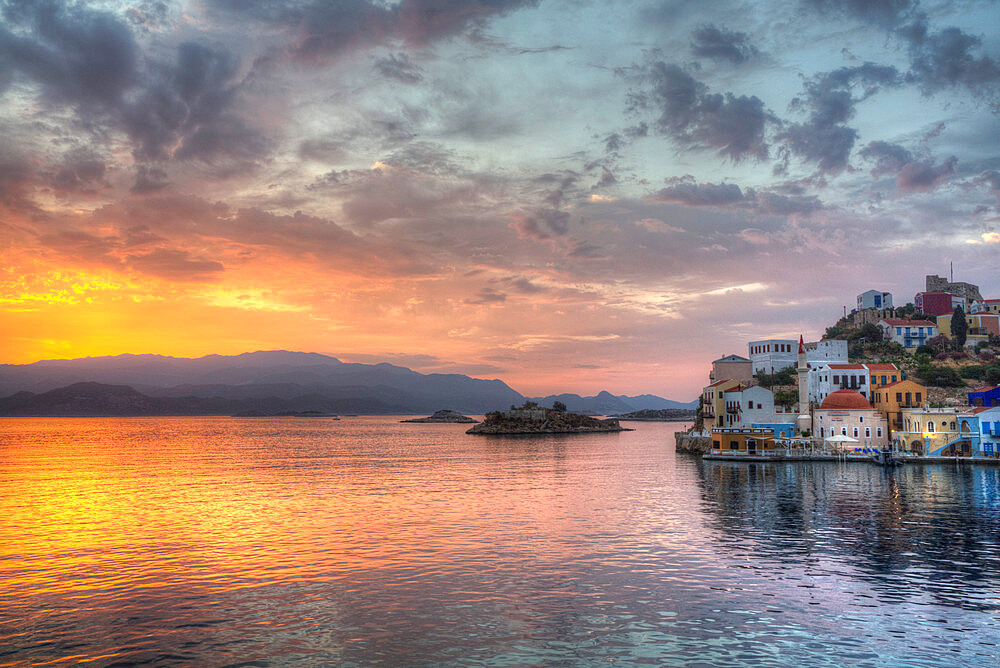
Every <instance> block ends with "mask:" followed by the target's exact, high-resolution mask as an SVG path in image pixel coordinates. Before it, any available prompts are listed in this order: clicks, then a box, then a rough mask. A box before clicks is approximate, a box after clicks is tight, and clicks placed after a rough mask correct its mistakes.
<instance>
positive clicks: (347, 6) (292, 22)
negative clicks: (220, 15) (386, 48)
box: [209, 0, 538, 62]
mask: <svg viewBox="0 0 1000 668" xmlns="http://www.w3.org/2000/svg"><path fill="white" fill-rule="evenodd" d="M537 4H538V0H402V1H401V2H399V3H397V4H385V3H381V2H376V1H369V0H339V1H338V2H327V1H326V0H311V1H307V2H286V1H285V0H249V1H247V2H242V1H239V0H213V1H212V2H211V3H210V5H209V6H210V8H211V9H213V10H215V11H221V12H224V13H225V14H226V16H227V18H228V19H230V20H232V19H237V20H239V19H244V18H251V19H253V20H256V21H261V22H264V23H267V24H269V25H270V26H273V27H277V28H282V29H285V30H288V31H289V32H290V33H292V35H293V43H292V45H291V47H290V48H289V50H288V55H289V56H290V57H291V58H294V59H295V60H298V61H300V62H323V61H325V60H328V59H330V58H335V57H337V56H339V55H341V54H343V53H347V52H349V51H352V50H355V49H358V48H364V47H370V46H376V45H379V44H386V43H391V42H396V41H401V42H403V43H405V44H407V45H409V46H423V45H426V44H429V43H431V42H434V41H436V40H439V39H444V38H447V37H451V36H454V35H458V34H461V33H463V32H469V31H474V30H476V29H477V28H481V27H482V26H483V25H484V24H485V22H486V21H487V20H489V19H490V18H493V17H496V16H503V15H505V14H508V13H510V12H512V11H516V10H518V9H521V8H524V7H534V6H536V5H537Z"/></svg>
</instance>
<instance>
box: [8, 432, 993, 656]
mask: <svg viewBox="0 0 1000 668" xmlns="http://www.w3.org/2000/svg"><path fill="white" fill-rule="evenodd" d="M636 426H637V430H636V431H634V432H625V433H621V434H601V435H586V436H575V437H565V436H552V437H543V438H540V439H502V438H500V439H484V438H473V437H471V436H466V435H465V434H464V429H463V428H462V426H461V425H421V426H420V427H419V428H414V425H400V424H399V423H397V422H395V418H345V419H343V420H341V421H339V422H337V421H327V420H321V419H315V420H308V421H306V420H294V419H276V420H267V419H262V420H234V419H223V418H195V419H192V418H164V419H107V420H104V419H91V420H73V419H63V420H43V419H39V420H25V419H11V420H0V518H2V519H0V664H6V663H15V664H20V663H31V662H39V663H41V662H51V661H57V660H60V659H62V660H66V661H69V660H73V661H77V660H94V661H96V662H98V663H101V664H113V663H115V662H122V663H125V664H132V663H183V664H212V665H227V664H233V665H271V664H273V663H280V664H287V663H297V662H302V663H308V664H317V663H335V664H341V665H352V664H358V665H360V664H366V665H367V664H372V663H385V664H393V665H395V664H427V663H434V664H454V665H483V666H487V665H489V666H494V665H511V664H513V665H524V664H543V663H544V664H567V665H580V664H584V665H587V664H598V663H601V664H605V663H608V662H611V661H615V662H625V663H629V664H642V663H648V664H652V665H662V664H665V663H666V664H685V665H719V664H729V665H731V664H741V665H744V664H745V665H796V664H802V665H817V666H823V665H844V664H845V663H852V664H857V665H884V664H906V665H951V664H956V663H963V664H982V663H988V664H995V663H997V661H998V659H1000V653H998V651H997V646H996V642H995V634H994V631H993V629H995V628H996V625H997V622H998V618H1000V613H998V601H1000V596H998V593H1000V587H998V581H1000V576H998V573H1000V568H998V567H1000V548H998V535H1000V532H998V527H1000V478H998V473H1000V471H998V470H996V469H982V468H972V467H968V468H961V469H959V468H953V467H946V466H907V467H903V468H901V469H899V470H897V471H892V472H886V471H883V470H881V469H877V468H875V467H870V466H863V465H840V464H836V463H816V464H798V465H790V464H737V463H731V462H702V461H700V460H698V459H697V458H693V457H689V456H686V455H675V454H674V452H673V445H672V444H673V438H672V434H673V432H674V430H675V429H676V428H677V426H676V425H671V424H658V423H640V424H638V425H636Z"/></svg>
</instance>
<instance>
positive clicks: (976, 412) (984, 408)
mask: <svg viewBox="0 0 1000 668" xmlns="http://www.w3.org/2000/svg"><path fill="white" fill-rule="evenodd" d="M996 408H997V407H996V406H976V407H975V408H973V409H972V410H971V411H970V412H971V413H972V414H973V415H979V414H980V413H982V412H983V411H992V410H996Z"/></svg>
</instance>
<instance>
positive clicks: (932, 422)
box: [927, 420, 934, 434]
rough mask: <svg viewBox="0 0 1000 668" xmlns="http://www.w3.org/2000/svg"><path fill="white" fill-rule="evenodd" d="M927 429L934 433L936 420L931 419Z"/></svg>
mask: <svg viewBox="0 0 1000 668" xmlns="http://www.w3.org/2000/svg"><path fill="white" fill-rule="evenodd" d="M927 431H929V432H930V433H932V434H933V433H934V421H933V420H931V421H929V422H928V423H927Z"/></svg>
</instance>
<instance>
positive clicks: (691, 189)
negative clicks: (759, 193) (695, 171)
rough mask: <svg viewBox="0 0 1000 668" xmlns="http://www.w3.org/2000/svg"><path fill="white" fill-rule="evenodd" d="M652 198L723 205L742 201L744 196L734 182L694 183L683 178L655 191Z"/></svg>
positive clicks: (697, 204) (696, 204) (681, 202)
mask: <svg viewBox="0 0 1000 668" xmlns="http://www.w3.org/2000/svg"><path fill="white" fill-rule="evenodd" d="M653 199H655V200H656V201H659V202H677V203H680V204H690V205H692V206H723V205H726V204H733V203H735V202H742V201H743V200H744V197H743V191H742V190H740V187H739V186H738V185H736V184H735V183H719V184H715V183H695V182H694V181H693V180H684V181H680V182H677V183H676V184H675V185H671V186H668V187H666V188H663V189H661V190H659V191H657V193H656V194H655V195H653Z"/></svg>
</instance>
